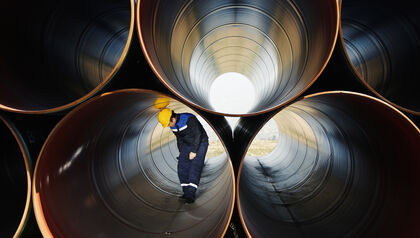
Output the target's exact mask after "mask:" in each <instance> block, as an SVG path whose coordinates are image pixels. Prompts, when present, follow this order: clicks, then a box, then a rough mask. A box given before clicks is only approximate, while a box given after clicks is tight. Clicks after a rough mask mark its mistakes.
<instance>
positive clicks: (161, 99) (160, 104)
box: [153, 97, 170, 109]
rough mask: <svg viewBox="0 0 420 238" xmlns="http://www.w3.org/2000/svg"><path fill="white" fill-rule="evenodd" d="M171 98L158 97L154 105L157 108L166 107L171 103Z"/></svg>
mask: <svg viewBox="0 0 420 238" xmlns="http://www.w3.org/2000/svg"><path fill="white" fill-rule="evenodd" d="M169 102H170V101H169V98H167V97H158V98H157V99H156V100H155V103H154V104H153V106H154V107H155V108H156V109H162V108H165V107H166V106H168V105H169Z"/></svg>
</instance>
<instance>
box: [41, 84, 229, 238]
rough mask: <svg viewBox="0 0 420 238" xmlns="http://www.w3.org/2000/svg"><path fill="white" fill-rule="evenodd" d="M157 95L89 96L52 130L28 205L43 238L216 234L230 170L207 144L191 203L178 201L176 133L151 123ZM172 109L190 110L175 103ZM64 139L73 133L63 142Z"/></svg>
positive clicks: (224, 222) (221, 226) (223, 218)
mask: <svg viewBox="0 0 420 238" xmlns="http://www.w3.org/2000/svg"><path fill="white" fill-rule="evenodd" d="M160 96H161V95H160V94H158V93H155V92H153V91H147V90H121V91H117V92H113V93H107V94H104V95H102V96H100V97H96V98H95V99H92V100H91V101H89V102H87V103H85V104H83V105H82V106H80V107H79V108H77V109H75V110H74V111H72V112H71V113H70V114H69V115H68V116H66V117H65V118H64V119H63V120H62V121H61V122H60V123H59V124H58V126H57V127H56V128H55V129H54V131H53V132H52V134H51V135H50V136H49V138H48V139H47V142H46V146H45V147H44V149H43V151H42V152H41V154H40V157H39V159H38V162H37V167H36V170H35V176H34V178H35V181H34V193H33V196H34V207H35V211H36V217H37V221H38V224H39V226H40V228H41V231H42V232H43V234H44V235H46V234H47V236H48V234H52V235H53V236H64V237H97V236H107V237H119V236H121V234H124V236H125V237H139V236H140V237H142V236H148V237H203V234H206V235H207V236H208V237H221V236H223V234H224V233H225V231H226V229H227V226H228V223H229V220H230V216H231V214H232V211H233V199H234V181H233V179H234V178H233V169H232V166H231V163H230V161H229V158H228V156H227V154H226V153H225V151H224V146H223V144H222V142H221V141H220V139H219V138H218V136H217V135H216V134H215V132H213V130H212V128H211V127H210V125H208V124H207V123H206V122H205V121H204V120H202V119H200V120H201V122H203V124H204V125H203V126H204V128H205V129H206V130H207V132H208V134H209V137H210V141H212V140H213V142H214V140H217V142H215V144H217V143H219V145H220V144H221V145H222V148H223V152H220V149H221V148H220V146H219V147H217V146H214V145H213V147H210V148H209V151H213V153H212V154H210V156H207V157H206V160H205V166H204V169H203V172H202V176H201V180H200V184H199V187H198V190H197V199H196V201H195V202H194V203H193V204H184V203H183V202H182V201H181V200H180V199H179V197H180V196H181V195H182V188H181V186H180V183H179V179H178V175H177V159H176V157H178V155H179V152H178V149H177V145H176V140H175V136H174V135H173V133H172V132H171V131H170V130H169V129H168V128H165V129H164V128H162V126H161V125H160V124H159V123H158V120H157V114H158V112H159V110H158V109H155V108H154V107H153V105H154V102H155V100H156V99H157V98H158V97H160ZM168 107H169V108H171V109H172V110H174V111H176V112H178V113H180V112H191V113H194V112H193V110H192V109H190V108H188V107H187V106H185V105H184V104H181V103H179V102H178V101H176V100H174V99H170V104H169V106H168ZM63 135H72V136H71V137H66V136H63Z"/></svg>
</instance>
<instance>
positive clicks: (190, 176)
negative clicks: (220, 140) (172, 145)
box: [178, 142, 209, 200]
mask: <svg viewBox="0 0 420 238" xmlns="http://www.w3.org/2000/svg"><path fill="white" fill-rule="evenodd" d="M208 145H209V143H208V142H201V143H200V146H199V147H198V150H197V155H196V156H195V158H194V159H192V160H190V159H189V156H190V152H191V147H190V146H188V145H185V144H184V145H183V146H182V148H181V151H180V154H179V157H178V177H179V181H180V182H181V186H182V190H183V191H184V197H185V198H189V199H193V200H194V199H195V192H196V191H197V188H198V185H199V183H200V177H201V171H202V170H203V167H204V159H205V156H206V153H207V148H208Z"/></svg>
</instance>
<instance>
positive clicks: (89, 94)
mask: <svg viewBox="0 0 420 238" xmlns="http://www.w3.org/2000/svg"><path fill="white" fill-rule="evenodd" d="M129 2H130V3H129V4H130V10H129V12H130V17H129V18H130V20H129V29H128V34H127V39H126V41H125V43H124V47H123V49H122V51H121V54H119V56H117V58H118V60H117V61H116V62H115V64H114V65H113V66H112V70H111V71H110V72H109V73H108V74H107V75H106V77H104V79H103V80H102V81H101V82H100V83H99V84H97V85H96V86H94V88H93V89H91V90H88V92H87V93H84V94H82V96H76V97H75V98H76V99H72V100H68V101H69V102H65V103H61V105H56V106H45V107H44V108H42V107H43V106H39V105H37V107H38V106H39V108H38V109H29V107H27V108H24V107H22V106H19V107H16V106H13V105H9V103H7V104H3V102H0V109H3V110H5V111H10V112H16V113H22V114H48V113H55V112H58V111H63V110H66V109H69V108H73V107H75V106H77V105H79V104H81V103H82V102H84V101H86V100H88V99H89V98H91V97H92V96H94V95H95V94H97V93H99V92H101V90H102V89H103V88H104V87H105V86H106V85H107V84H108V83H109V82H110V81H111V80H112V79H113V78H114V77H115V75H116V74H117V72H118V70H119V69H120V68H121V66H122V65H123V62H124V60H125V59H126V56H127V54H128V51H129V48H130V45H131V41H132V36H133V31H134V24H135V1H133V0H129ZM127 5H128V3H127ZM119 10H121V9H119ZM52 15H53V14H52ZM102 15H106V14H104V13H101V14H99V15H98V16H95V17H97V18H98V19H97V20H100V19H99V18H100V17H101V16H102ZM102 17H104V16H102ZM105 17H107V16H105ZM48 24H50V25H53V24H54V23H51V22H50V23H48ZM90 24H92V22H91V23H89V24H88V26H87V28H88V27H89V25H90ZM89 30H92V29H85V31H89ZM85 33H86V32H85ZM120 33H121V32H119V33H118V32H117V33H115V34H116V35H114V36H112V37H111V38H114V40H118V39H117V38H118V37H119V36H118V34H120ZM84 37H86V36H81V37H80V39H79V42H78V43H77V44H80V45H79V46H78V47H79V48H80V47H83V46H82V45H83V44H85V43H84V42H82V41H83V39H84ZM87 37H89V36H87ZM45 44H47V43H45ZM107 44H108V45H107ZM107 44H105V46H104V47H112V42H108V43H107ZM80 50H81V49H77V50H75V51H80ZM104 50H105V49H104ZM105 54H106V53H105V52H102V55H101V56H100V57H106V55H105ZM75 60H76V61H77V62H76V63H75V64H81V63H80V62H79V61H80V60H81V59H75ZM82 60H85V61H86V59H82ZM102 60H103V59H102ZM52 61H53V60H52ZM106 63H108V62H105V61H104V62H101V66H100V67H99V68H101V70H102V69H103V68H104V67H107V65H105V66H104V65H102V64H106ZM75 67H80V65H79V66H75ZM77 70H85V71H86V70H89V69H80V68H79V69H77ZM79 73H80V74H83V73H86V72H79ZM100 73H102V72H100ZM51 80H52V79H51ZM94 80H96V79H94ZM83 83H89V82H83ZM81 87H83V86H81ZM13 90H16V89H13ZM13 90H9V91H13ZM27 96H28V95H24V96H23V97H20V98H18V99H19V100H23V101H25V99H24V98H26V97H27ZM6 100H7V99H6ZM43 100H44V99H43ZM60 100H61V99H60ZM63 100H64V99H63ZM46 101H48V100H46Z"/></svg>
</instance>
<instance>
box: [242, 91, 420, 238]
mask: <svg viewBox="0 0 420 238" xmlns="http://www.w3.org/2000/svg"><path fill="white" fill-rule="evenodd" d="M241 120H242V121H241V122H240V124H241V125H242V127H246V125H247V124H249V125H252V124H253V123H254V124H255V122H252V121H248V119H246V118H245V119H241ZM271 120H274V121H275V123H276V124H277V128H278V138H275V139H274V140H273V142H275V143H277V146H276V148H275V149H274V150H273V151H271V153H265V154H263V155H260V154H257V155H255V153H254V155H251V154H250V152H252V150H254V151H255V148H253V147H255V146H258V145H257V144H254V143H255V141H252V142H251V144H250V146H249V148H248V152H247V153H246V154H245V155H244V158H243V162H242V165H241V169H240V173H239V176H240V177H239V179H238V183H239V185H238V201H239V210H240V214H241V218H242V221H243V223H244V225H245V227H246V230H247V232H248V233H249V234H250V235H251V236H252V237H278V235H279V234H281V235H282V236H284V237H345V236H346V237H361V236H362V237H395V236H400V237H414V236H418V235H419V232H418V230H417V226H418V222H419V221H420V219H419V214H420V205H419V204H418V199H419V198H420V193H419V191H418V189H416V188H417V187H418V186H419V185H420V184H419V179H418V173H417V171H418V169H419V167H420V164H419V161H418V155H419V152H420V151H419V150H420V147H419V144H420V133H419V131H418V129H417V128H416V127H415V126H414V125H413V124H412V123H411V122H410V121H409V120H407V119H406V118H405V117H404V116H403V115H402V114H400V113H399V112H397V111H396V110H395V109H393V108H391V107H389V106H388V105H385V104H383V103H382V102H380V101H377V100H374V99H372V98H369V97H366V96H362V95H359V94H352V93H327V94H324V95H315V96H311V97H309V98H305V99H303V100H300V101H298V102H296V103H293V104H291V105H289V106H288V107H286V108H285V109H283V110H282V111H280V112H278V113H277V114H275V115H274V116H273V117H272V119H271ZM244 131H245V130H242V132H244ZM259 133H261V131H260V132H259ZM244 146H247V145H244ZM260 147H261V146H260Z"/></svg>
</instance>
